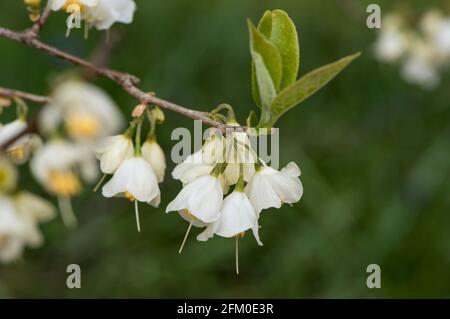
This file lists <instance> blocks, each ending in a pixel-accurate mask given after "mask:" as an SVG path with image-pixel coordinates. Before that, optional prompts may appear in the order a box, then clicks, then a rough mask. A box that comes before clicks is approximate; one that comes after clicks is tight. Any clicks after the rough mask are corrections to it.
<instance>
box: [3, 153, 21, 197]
mask: <svg viewBox="0 0 450 319" xmlns="http://www.w3.org/2000/svg"><path fill="white" fill-rule="evenodd" d="M16 185H17V170H16V167H15V166H14V165H12V164H11V163H10V161H9V160H7V159H6V158H2V157H0V193H6V192H10V191H12V190H14V188H15V187H16Z"/></svg>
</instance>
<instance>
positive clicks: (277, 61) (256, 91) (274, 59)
mask: <svg viewBox="0 0 450 319" xmlns="http://www.w3.org/2000/svg"><path fill="white" fill-rule="evenodd" d="M248 26H249V31H250V51H251V55H252V58H253V65H252V91H253V98H254V100H255V102H256V104H258V105H259V106H262V104H263V101H262V100H261V98H262V97H261V92H260V88H259V87H258V83H259V80H258V79H257V74H258V72H259V73H261V72H264V71H258V69H257V67H258V66H257V65H256V63H255V55H256V54H257V55H259V56H260V58H261V59H262V63H259V66H261V65H264V67H265V69H266V70H267V71H268V73H269V75H270V79H271V80H272V83H273V86H274V88H275V91H276V90H277V89H278V88H279V87H280V83H281V77H282V73H283V67H282V63H281V55H280V52H279V51H278V48H277V47H275V46H274V45H273V44H272V43H271V42H270V41H269V40H268V39H266V37H265V36H264V35H263V34H262V33H261V32H259V31H258V30H257V29H256V28H255V26H254V25H253V24H252V23H251V21H250V20H249V21H248ZM259 62H261V61H259ZM262 94H264V95H265V94H266V93H265V92H263V93H262Z"/></svg>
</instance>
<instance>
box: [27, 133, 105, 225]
mask: <svg viewBox="0 0 450 319" xmlns="http://www.w3.org/2000/svg"><path fill="white" fill-rule="evenodd" d="M30 167H31V171H32V173H33V175H34V176H35V178H36V179H37V181H38V182H39V183H40V184H41V185H42V186H43V187H44V188H45V189H46V190H47V191H48V192H49V193H50V194H53V195H55V196H56V197H57V198H58V201H59V206H60V211H61V214H62V217H63V220H64V222H65V224H66V225H67V226H68V227H73V226H75V225H76V219H75V216H74V214H73V211H72V207H71V201H70V199H71V198H72V197H74V196H76V195H78V194H79V193H80V192H81V189H82V180H84V181H86V182H88V183H90V182H93V181H95V179H96V178H97V176H98V168H97V163H96V159H95V156H94V154H93V153H92V151H91V150H90V148H89V147H87V146H86V145H83V144H76V143H72V142H67V141H64V140H60V139H57V140H53V141H50V142H48V143H46V144H45V145H44V146H43V147H42V148H40V149H39V150H38V151H37V152H36V154H35V155H34V157H33V159H32V160H31V165H30Z"/></svg>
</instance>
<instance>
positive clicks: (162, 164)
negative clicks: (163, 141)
mask: <svg viewBox="0 0 450 319" xmlns="http://www.w3.org/2000/svg"><path fill="white" fill-rule="evenodd" d="M141 151H142V157H143V158H144V159H145V160H146V161H147V162H149V163H150V165H151V166H152V168H153V170H154V171H155V174H156V177H157V178H158V183H161V182H162V181H164V174H165V172H166V156H165V155H164V151H163V149H162V148H161V146H160V145H159V144H158V143H157V142H156V139H155V138H149V139H147V140H146V141H145V143H144V144H143V145H142V149H141Z"/></svg>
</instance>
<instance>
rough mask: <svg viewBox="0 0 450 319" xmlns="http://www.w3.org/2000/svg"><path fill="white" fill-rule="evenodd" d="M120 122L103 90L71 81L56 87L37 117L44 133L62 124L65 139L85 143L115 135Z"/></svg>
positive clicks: (111, 102) (121, 124)
mask: <svg viewBox="0 0 450 319" xmlns="http://www.w3.org/2000/svg"><path fill="white" fill-rule="evenodd" d="M124 123H125V121H124V118H123V115H122V114H121V113H120V111H119V108H118V106H117V105H116V104H115V103H114V101H113V100H112V99H111V98H110V97H109V96H108V95H107V94H106V93H105V92H104V91H102V90H101V89H99V88H97V87H96V86H93V85H91V84H87V83H84V82H81V81H75V80H70V81H66V82H64V83H62V84H60V85H59V86H57V87H56V89H55V90H54V92H53V94H52V102H51V103H50V104H48V105H47V106H46V107H45V108H44V109H43V111H42V112H41V114H40V117H39V127H40V128H41V130H42V131H43V132H44V133H48V134H51V133H53V132H54V131H55V130H57V129H58V128H59V126H60V125H61V124H63V125H64V128H65V131H66V132H67V134H68V135H69V137H71V138H73V139H74V140H77V141H81V142H88V143H98V141H99V140H100V139H101V138H104V137H106V136H111V135H114V134H117V132H118V131H120V130H121V129H122V128H123V126H124Z"/></svg>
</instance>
